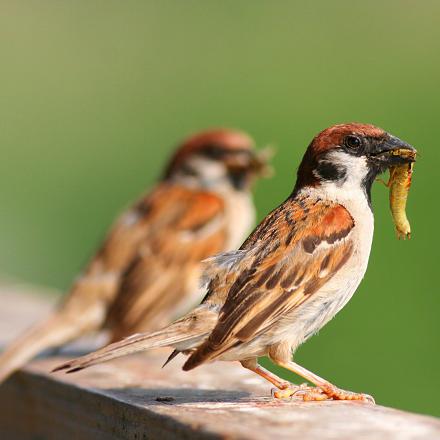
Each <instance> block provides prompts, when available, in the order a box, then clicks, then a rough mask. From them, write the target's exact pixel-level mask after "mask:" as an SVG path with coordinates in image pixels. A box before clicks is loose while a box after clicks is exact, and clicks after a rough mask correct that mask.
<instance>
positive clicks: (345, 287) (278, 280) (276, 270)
mask: <svg viewBox="0 0 440 440" xmlns="http://www.w3.org/2000/svg"><path fill="white" fill-rule="evenodd" d="M405 151H406V152H408V151H412V152H414V151H415V150H414V148H413V147H411V146H410V145H408V144H407V143H405V142H403V141H401V140H400V139H398V138H396V137H394V136H392V135H390V134H388V133H387V132H385V131H383V130H382V129H380V128H377V127H375V126H373V125H366V124H357V123H351V124H343V125H336V126H333V127H330V128H328V129H326V130H324V131H322V132H321V133H319V134H318V135H317V136H316V137H315V138H314V139H313V141H312V142H311V144H310V146H309V147H308V149H307V151H306V153H305V155H304V158H303V160H302V162H301V164H300V166H299V169H298V177H297V182H296V185H295V188H294V190H293V192H292V194H291V195H290V196H289V197H288V198H287V200H286V201H285V202H284V203H283V204H282V205H281V206H279V207H278V208H277V209H275V210H274V211H273V212H272V213H270V214H269V215H268V216H267V217H266V218H265V219H264V220H263V221H262V223H261V224H260V225H259V226H258V227H257V228H256V229H255V231H254V232H253V233H252V234H251V235H250V237H249V238H248V239H247V240H246V241H245V243H244V244H243V245H242V246H241V248H240V249H239V250H237V251H235V252H229V253H224V254H220V255H218V256H216V257H213V258H210V259H209V260H208V261H207V262H206V265H207V267H206V272H205V277H207V278H208V281H209V284H208V292H207V294H206V296H205V298H204V300H203V302H202V303H201V305H200V306H198V307H197V308H195V309H194V310H193V311H192V312H191V313H189V314H187V315H186V316H184V317H183V318H181V319H179V320H178V321H176V322H174V323H173V324H171V325H169V326H168V327H165V328H164V329H163V330H161V331H158V332H155V333H152V334H138V335H133V336H132V337H130V338H127V339H125V340H123V341H120V342H116V343H114V344H111V345H109V346H107V347H104V348H102V349H101V350H98V351H96V352H94V353H91V354H89V355H86V356H83V357H81V358H78V359H76V360H73V361H70V362H67V363H66V364H64V365H61V366H60V367H58V368H57V369H56V370H60V369H67V370H68V372H73V371H77V370H81V369H83V368H86V367H88V366H90V365H94V364H97V363H100V362H104V361H108V360H110V359H113V358H116V357H119V356H123V355H126V354H129V353H134V352H138V351H142V350H146V349H150V348H154V347H160V346H171V347H174V349H175V350H174V352H173V353H172V354H171V356H170V358H169V359H168V361H169V360H171V359H172V358H173V357H174V356H175V355H176V354H178V353H180V352H182V353H184V354H187V355H189V357H188V359H187V360H186V363H185V364H184V366H183V369H184V370H191V369H193V368H195V367H197V366H199V365H201V364H203V363H206V362H211V361H215V360H223V361H240V362H241V364H242V365H243V366H244V367H245V368H248V369H250V370H252V371H254V372H255V373H257V374H259V375H260V376H262V377H264V378H265V379H267V380H268V381H270V382H271V383H272V384H273V385H275V386H276V387H277V388H278V391H276V392H275V393H274V395H275V397H290V396H292V395H297V396H301V397H302V398H303V399H304V400H325V399H340V400H365V401H373V399H372V398H371V397H370V396H368V395H366V394H356V393H352V392H349V391H344V390H341V389H339V388H337V387H336V386H334V385H333V384H331V383H330V382H328V381H326V380H324V379H322V378H321V377H319V376H317V375H315V374H314V373H312V372H310V371H308V370H306V369H305V368H303V367H301V366H300V365H298V364H296V363H295V362H293V361H292V359H291V358H292V354H293V352H294V351H295V350H296V348H297V347H298V346H299V345H300V344H301V343H303V342H304V341H305V340H307V338H309V337H310V336H312V335H313V334H314V333H316V332H317V331H318V330H319V329H320V328H322V327H323V326H324V325H325V324H326V323H327V322H328V321H329V320H330V319H332V318H333V317H334V316H335V314H336V313H337V312H338V311H339V310H341V309H342V308H343V307H344V305H345V304H346V303H347V301H348V300H349V299H350V298H351V296H352V295H353V293H354V292H355V290H356V288H357V287H358V285H359V283H360V282H361V280H362V278H363V276H364V273H365V271H366V268H367V263H368V259H369V255H370V248H371V242H372V238H373V212H372V209H371V185H372V183H373V182H374V180H375V178H376V176H377V175H378V174H380V173H382V172H383V171H385V170H386V169H387V168H389V167H390V166H393V165H397V164H401V163H405V162H409V161H411V160H412V159H411V157H413V156H414V155H405V154H404V152H405ZM265 355H267V356H269V357H270V359H271V360H272V361H273V362H274V363H275V364H277V365H279V366H281V367H284V368H286V369H288V370H290V371H293V372H294V373H296V374H298V375H300V376H302V377H303V378H305V379H307V380H308V381H310V382H312V383H313V384H315V385H316V387H310V386H307V385H301V386H296V385H294V384H291V383H288V382H286V381H284V380H282V379H280V378H278V377H277V376H275V375H274V374H272V373H271V372H269V371H267V370H265V369H263V368H262V367H261V366H260V365H259V364H258V357H260V356H265ZM168 361H167V362H168Z"/></svg>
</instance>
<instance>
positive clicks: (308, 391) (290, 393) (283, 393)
mask: <svg viewBox="0 0 440 440" xmlns="http://www.w3.org/2000/svg"><path fill="white" fill-rule="evenodd" d="M296 396H298V397H302V399H303V400H306V401H308V400H326V399H327V396H326V395H325V394H324V392H323V391H322V390H321V389H320V388H315V387H310V386H309V385H308V384H306V383H303V384H301V385H292V384H290V385H289V386H288V387H287V388H283V389H280V390H272V397H274V398H275V399H289V398H290V399H292V398H293V397H296Z"/></svg>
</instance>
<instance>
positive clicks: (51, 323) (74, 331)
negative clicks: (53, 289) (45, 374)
mask: <svg viewBox="0 0 440 440" xmlns="http://www.w3.org/2000/svg"><path fill="white" fill-rule="evenodd" d="M82 318H83V317H82ZM88 327H89V323H87V322H86V321H85V320H84V319H82V320H81V322H76V321H74V320H72V319H70V320H69V319H67V318H66V317H65V316H64V315H62V314H54V315H52V316H51V317H49V318H48V319H47V320H45V321H44V322H42V323H39V324H37V325H35V326H34V327H31V328H30V329H29V330H28V331H27V332H25V333H24V334H23V335H22V336H21V337H19V338H18V339H17V340H15V341H13V342H12V343H11V344H10V345H9V346H8V347H6V349H5V351H4V352H3V353H1V355H0V383H1V382H3V381H4V380H5V379H6V378H7V377H9V376H10V375H11V374H12V373H13V372H14V371H15V370H17V369H18V368H20V367H21V366H23V365H24V364H25V363H26V362H27V361H29V360H30V359H32V358H33V357H34V356H35V355H37V354H38V353H39V352H41V351H43V350H45V349H48V348H52V347H57V346H60V345H62V344H64V343H66V342H69V341H71V340H72V339H74V338H76V337H78V336H80V335H81V334H82V333H83V332H84V331H85V329H87V328H88Z"/></svg>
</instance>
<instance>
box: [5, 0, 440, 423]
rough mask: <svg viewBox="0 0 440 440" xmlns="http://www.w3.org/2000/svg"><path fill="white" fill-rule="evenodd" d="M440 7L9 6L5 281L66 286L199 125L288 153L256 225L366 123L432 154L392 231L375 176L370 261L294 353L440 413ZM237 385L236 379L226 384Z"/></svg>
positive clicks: (262, 188)
mask: <svg viewBox="0 0 440 440" xmlns="http://www.w3.org/2000/svg"><path fill="white" fill-rule="evenodd" d="M439 17H440V3H439V2H437V1H435V0H432V1H418V2H414V1H405V0H389V1H386V2H383V1H371V0H370V1H368V2H367V1H362V2H361V1H332V2H327V1H314V2H296V1H259V0H254V1H238V0H234V1H226V0H225V1H221V2H220V1H210V0H205V1H192V0H187V1H177V0H176V1H169V0H167V1H165V0H164V1H144V2H141V1H124V2H120V1H113V0H105V1H98V0H87V1H75V2H72V1H67V0H65V1H62V0H57V1H49V0H45V1H39V2H32V1H27V2H26V1H25V2H16V1H12V0H11V1H8V0H2V1H1V3H0V56H1V59H0V60H1V61H0V62H1V68H0V151H1V160H0V200H1V215H0V243H1V245H0V273H1V274H3V276H9V277H11V276H12V277H14V278H15V279H18V280H25V281H27V282H29V283H33V284H38V285H46V286H52V287H55V288H58V289H60V290H61V291H64V290H66V289H67V288H68V286H69V284H70V282H71V281H72V279H73V278H74V277H75V275H76V274H77V273H78V271H79V270H80V269H81V267H82V265H83V264H84V263H85V261H86V260H87V258H88V256H90V255H91V254H92V252H93V250H94V249H95V247H96V246H97V245H98V243H99V242H100V239H101V238H102V237H103V235H104V233H105V231H106V228H107V227H108V226H109V225H110V223H111V222H112V219H113V218H114V216H115V215H116V214H117V213H118V212H120V210H121V209H123V208H124V207H125V206H126V205H127V203H128V202H129V201H130V200H133V199H134V198H136V197H137V196H138V195H139V194H140V193H141V192H142V191H143V190H144V188H146V187H149V186H151V185H152V184H153V182H154V181H155V179H156V178H157V176H158V175H159V173H160V170H161V167H162V166H163V165H164V161H165V160H166V158H167V156H168V154H169V153H170V152H171V151H172V150H173V148H174V146H175V145H176V143H177V142H178V141H179V140H180V139H181V138H182V137H184V136H185V135H187V134H189V133H191V132H192V131H195V130H199V129H202V128H206V127H211V126H232V127H238V128H242V129H244V130H247V131H249V132H250V133H251V134H252V135H253V136H254V137H255V139H256V141H257V143H258V144H260V145H266V144H272V145H274V146H276V148H277V151H278V153H277V156H276V157H275V159H274V165H275V167H276V171H277V173H276V176H275V177H274V178H273V179H272V180H267V181H264V182H261V183H260V184H259V186H258V188H257V191H256V202H257V206H258V213H259V218H261V217H263V216H264V215H265V214H266V213H267V212H268V211H269V210H271V209H272V208H273V207H275V206H276V205H277V204H278V203H279V202H281V201H282V200H283V199H284V198H285V197H286V195H287V194H288V193H289V191H290V190H291V188H292V186H293V183H294V179H295V171H296V167H297V165H298V162H299V160H300V158H301V156H302V153H303V151H304V148H305V147H306V145H307V144H308V142H309V141H310V139H311V138H312V136H313V135H314V134H315V133H316V132H317V131H319V130H321V129H323V128H325V127H326V126H328V125H330V124H333V123H337V122H347V121H353V120H354V121H362V122H371V123H375V124H377V125H379V126H382V127H384V128H386V129H387V130H389V131H391V132H392V133H394V134H396V135H397V136H399V137H401V138H403V139H405V140H407V141H408V142H410V143H412V144H414V145H415V146H416V147H418V148H419V150H420V151H421V153H422V154H421V157H420V161H419V163H418V164H417V166H416V170H415V176H414V185H413V188H412V190H411V194H410V200H409V206H408V214H409V217H410V219H411V221H412V225H413V239H412V240H411V241H409V242H408V241H406V242H403V241H400V242H399V241H398V240H397V239H396V237H395V235H394V231H393V226H392V222H391V216H390V213H389V209H388V202H387V197H388V193H387V190H386V189H385V188H384V187H383V186H380V185H379V184H377V185H375V189H374V192H373V197H374V200H373V202H374V208H375V213H376V235H375V241H374V245H373V250H372V255H371V259H370V265H369V270H368V272H367V275H366V277H365V280H364V282H363V283H362V285H361V287H360V288H359V289H358V292H357V294H356V295H355V296H354V298H353V299H352V301H351V302H350V303H349V305H348V306H347V307H346V308H345V309H344V310H343V311H342V312H341V313H340V314H339V315H338V317H337V318H336V319H334V320H333V321H332V322H331V323H330V324H329V325H327V327H326V328H325V329H323V330H322V331H321V332H320V334H319V336H315V337H314V338H313V339H311V340H310V341H309V342H308V343H307V344H306V345H304V346H303V347H301V348H300V350H299V351H298V353H297V356H296V359H297V361H298V362H300V363H302V364H303V365H304V366H306V367H308V368H310V369H312V370H314V371H315V372H317V373H319V374H320V375H322V376H324V377H326V378H329V379H331V380H332V381H333V382H335V383H336V384H338V385H339V386H341V387H344V388H347V389H353V390H357V391H364V392H368V393H370V394H372V395H374V396H375V397H376V399H377V401H378V402H379V403H381V404H384V405H392V406H395V407H398V408H404V409H408V410H412V411H417V412H422V413H428V414H435V415H438V416H440V404H439V399H438V395H439V392H440V380H439V366H440V354H439V330H440V324H439V312H440V292H439V287H438V285H439V283H438V276H439V273H440V272H439V240H438V216H439V213H440V210H439V206H438V203H439V202H438V194H439V184H438V179H439V172H438V166H439V165H438V164H439V162H438V161H439V160H440V153H439V151H440V150H439V146H438V136H439V134H438V127H439V116H440V110H439V108H440V101H439V98H440V86H439V85H440V83H439V78H440V59H439V56H440V52H439V49H440V23H439V20H440V19H439ZM225 386H227V384H225Z"/></svg>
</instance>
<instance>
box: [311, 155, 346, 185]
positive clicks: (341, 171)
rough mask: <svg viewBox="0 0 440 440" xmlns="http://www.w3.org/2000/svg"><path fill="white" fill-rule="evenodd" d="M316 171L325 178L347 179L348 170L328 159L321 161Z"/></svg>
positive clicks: (334, 179)
mask: <svg viewBox="0 0 440 440" xmlns="http://www.w3.org/2000/svg"><path fill="white" fill-rule="evenodd" d="M316 173H317V174H318V175H319V176H320V177H321V178H322V179H324V180H330V181H336V180H342V179H345V177H346V175H347V170H346V169H345V168H343V167H341V166H337V165H335V164H333V163H331V162H328V161H325V160H323V161H321V162H319V163H318V166H317V167H316Z"/></svg>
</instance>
